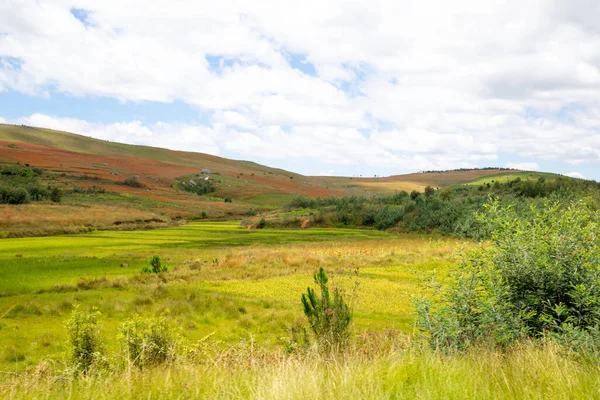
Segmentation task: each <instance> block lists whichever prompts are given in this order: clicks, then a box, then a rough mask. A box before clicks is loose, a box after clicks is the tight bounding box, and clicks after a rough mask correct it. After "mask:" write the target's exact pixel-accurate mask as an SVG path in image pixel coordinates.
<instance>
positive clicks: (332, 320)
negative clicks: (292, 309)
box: [302, 268, 352, 350]
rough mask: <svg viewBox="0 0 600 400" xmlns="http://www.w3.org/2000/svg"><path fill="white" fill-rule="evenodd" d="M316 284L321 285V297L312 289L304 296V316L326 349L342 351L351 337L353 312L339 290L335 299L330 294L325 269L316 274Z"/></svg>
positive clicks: (335, 294) (335, 290) (336, 289)
mask: <svg viewBox="0 0 600 400" xmlns="http://www.w3.org/2000/svg"><path fill="white" fill-rule="evenodd" d="M314 279H315V283H316V284H318V285H319V289H320V292H321V293H320V296H317V294H316V292H315V290H314V289H312V288H310V287H309V288H307V293H306V294H303V295H302V305H303V309H304V315H306V317H307V318H308V322H309V324H310V327H311V329H312V331H313V332H314V334H315V337H316V338H317V341H318V343H319V344H320V345H322V346H323V347H324V348H325V349H328V350H332V349H338V350H339V349H342V348H343V347H344V346H345V345H346V344H347V342H348V339H349V337H350V322H351V320H352V312H351V311H350V308H349V307H348V305H347V304H346V302H345V301H344V298H343V295H342V293H341V291H340V290H339V289H338V288H335V289H334V291H333V299H332V298H331V296H330V293H329V287H328V285H327V282H328V281H329V278H328V277H327V274H326V273H325V270H324V269H323V268H320V269H319V271H318V272H315V274H314Z"/></svg>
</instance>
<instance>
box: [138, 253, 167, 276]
mask: <svg viewBox="0 0 600 400" xmlns="http://www.w3.org/2000/svg"><path fill="white" fill-rule="evenodd" d="M165 271H167V266H166V265H163V263H162V261H161V260H160V257H159V256H154V257H152V259H151V260H150V267H144V268H142V272H143V273H146V274H151V273H154V274H158V273H159V272H165Z"/></svg>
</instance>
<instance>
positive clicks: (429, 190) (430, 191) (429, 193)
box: [425, 186, 435, 197]
mask: <svg viewBox="0 0 600 400" xmlns="http://www.w3.org/2000/svg"><path fill="white" fill-rule="evenodd" d="M434 193H435V189H434V188H433V187H431V186H427V187H425V197H431V196H433V195H434Z"/></svg>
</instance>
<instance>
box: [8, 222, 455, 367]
mask: <svg viewBox="0 0 600 400" xmlns="http://www.w3.org/2000/svg"><path fill="white" fill-rule="evenodd" d="M1 244H2V247H1V250H0V262H1V263H2V268H0V295H1V297H0V324H1V325H0V326H1V328H0V343H1V344H2V348H1V349H0V351H2V353H0V357H1V361H0V366H2V367H3V368H4V369H7V368H8V369H16V370H20V369H22V368H23V367H24V366H26V365H33V364H36V363H37V362H38V361H39V360H40V359H42V358H43V357H46V356H49V355H51V354H56V353H58V352H60V351H62V350H63V349H64V344H65V338H66V336H65V335H66V331H65V329H64V328H63V326H62V322H63V320H64V319H65V318H66V317H67V316H68V315H69V313H70V311H71V309H72V307H73V305H75V304H82V305H83V306H84V307H85V308H90V307H93V306H94V307H97V308H98V309H99V310H100V311H101V312H102V314H103V324H104V325H105V329H104V330H105V334H106V339H107V341H108V343H109V345H110V343H111V337H113V336H114V332H115V331H116V327H117V326H118V324H119V323H120V322H121V321H122V320H123V319H125V318H127V317H128V316H130V315H132V314H134V313H140V314H154V313H156V312H159V311H161V310H164V309H170V311H171V313H172V315H173V316H174V317H176V318H177V320H178V324H179V325H180V327H181V329H182V331H183V332H184V334H185V336H188V337H189V338H190V339H197V338H200V337H203V336H205V335H207V334H210V333H212V332H216V333H215V338H217V339H219V340H224V341H227V342H235V341H237V340H240V339H242V338H245V337H249V336H250V335H252V336H253V337H255V338H256V340H258V341H260V342H264V343H266V344H267V345H268V346H275V345H276V344H277V342H278V339H279V337H281V336H283V335H285V329H286V328H287V327H288V326H289V324H290V323H292V322H293V321H294V320H295V319H297V318H300V317H302V313H301V308H300V301H299V300H300V295H301V293H302V292H303V291H304V290H306V287H307V286H309V285H312V278H311V276H312V273H313V272H314V271H315V270H317V269H318V268H319V267H324V268H325V269H326V270H327V271H329V272H330V274H331V275H333V280H334V282H335V283H336V284H337V285H339V286H342V287H344V288H346V289H347V290H348V293H349V295H350V293H351V292H356V294H357V295H356V298H355V299H354V300H353V302H354V307H355V310H356V326H357V328H359V329H367V328H368V329H376V330H381V329H399V330H403V331H410V329H411V321H412V318H413V317H412V306H411V299H410V297H411V295H413V294H416V293H418V292H419V289H418V288H419V284H418V279H419V277H420V276H421V274H423V273H425V272H431V271H433V270H434V269H437V270H440V271H442V272H445V271H447V270H448V269H449V267H450V266H451V265H452V263H453V262H454V261H455V250H456V249H457V247H459V246H460V245H464V244H465V243H460V242H457V241H455V240H449V239H431V238H425V237H417V236H395V235H391V234H388V233H383V232H379V231H371V230H356V229H307V230H249V229H244V228H241V227H240V226H239V223H191V224H188V225H186V226H182V227H176V228H167V229H156V230H152V231H134V232H94V233H90V234H84V235H71V236H54V237H42V238H22V239H5V240H2V242H1ZM153 255H159V256H161V258H162V260H163V261H164V262H166V264H167V265H168V266H169V271H168V272H167V273H166V274H164V276H162V277H160V278H158V277H155V276H144V275H140V273H139V272H140V270H141V268H142V267H143V266H144V265H146V264H148V261H149V260H150V258H151V257H152V256H153ZM121 265H127V266H124V267H121ZM357 282H358V287H357V289H356V290H355V289H354V286H355V285H356V283H357ZM23 343H28V345H25V346H23Z"/></svg>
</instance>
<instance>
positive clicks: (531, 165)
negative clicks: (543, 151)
mask: <svg viewBox="0 0 600 400" xmlns="http://www.w3.org/2000/svg"><path fill="white" fill-rule="evenodd" d="M506 168H513V169H520V170H523V171H539V170H540V169H541V168H540V166H539V165H538V163H535V162H515V163H512V162H509V163H508V164H506Z"/></svg>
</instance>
